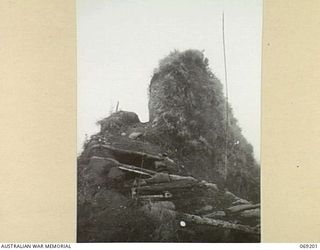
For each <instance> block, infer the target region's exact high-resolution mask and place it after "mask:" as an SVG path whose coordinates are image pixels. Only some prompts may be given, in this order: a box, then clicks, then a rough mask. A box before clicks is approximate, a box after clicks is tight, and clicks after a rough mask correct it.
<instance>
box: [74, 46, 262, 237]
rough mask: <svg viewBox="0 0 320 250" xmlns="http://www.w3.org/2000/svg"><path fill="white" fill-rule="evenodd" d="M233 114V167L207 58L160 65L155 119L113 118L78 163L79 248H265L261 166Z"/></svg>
mask: <svg viewBox="0 0 320 250" xmlns="http://www.w3.org/2000/svg"><path fill="white" fill-rule="evenodd" d="M228 112H229V115H228V116H229V136H228V162H227V168H225V166H226V165H225V152H226V151H225V138H226V137H225V122H226V106H225V100H224V97H223V94H222V86H221V83H220V82H219V80H218V79H217V78H215V76H214V75H213V74H212V73H211V71H210V69H209V67H208V60H207V59H206V58H205V57H204V55H203V54H202V53H201V52H199V51H193V50H189V51H185V52H182V53H180V52H173V53H171V54H170V55H169V56H168V57H166V58H164V59H163V60H161V61H160V64H159V67H158V68H157V69H156V70H155V73H154V76H153V77H152V80H151V83H150V86H149V114H150V121H149V122H148V123H141V122H140V120H139V118H138V116H137V115H136V114H135V113H133V112H126V111H119V112H117V113H113V114H112V115H111V116H109V117H107V118H105V119H103V120H102V121H100V122H99V124H100V125H101V131H100V132H99V133H98V134H96V135H93V136H91V138H90V140H88V141H87V142H86V143H85V145H84V150H83V152H82V154H81V155H80V156H79V158H78V241H79V242H112V241H121V242H133V241H144V242H146V241H147V242H148V241H150V242H151V241H152V242H154V241H164V242H181V241H185V242H257V241H259V239H260V226H259V224H260V206H259V204H257V203H258V202H259V197H260V192H259V187H260V184H259V167H258V165H257V163H256V162H255V160H254V158H253V155H252V147H251V146H250V145H249V144H248V143H247V141H246V140H245V138H244V137H243V136H242V134H241V130H240V128H239V127H238V125H237V122H236V119H235V118H234V117H233V115H232V111H231V109H230V110H228ZM240 197H241V198H240Z"/></svg>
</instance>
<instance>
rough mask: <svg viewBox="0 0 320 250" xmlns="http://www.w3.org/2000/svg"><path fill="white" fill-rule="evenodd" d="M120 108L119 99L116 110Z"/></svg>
mask: <svg viewBox="0 0 320 250" xmlns="http://www.w3.org/2000/svg"><path fill="white" fill-rule="evenodd" d="M118 109H119V101H118V102H117V107H116V112H118Z"/></svg>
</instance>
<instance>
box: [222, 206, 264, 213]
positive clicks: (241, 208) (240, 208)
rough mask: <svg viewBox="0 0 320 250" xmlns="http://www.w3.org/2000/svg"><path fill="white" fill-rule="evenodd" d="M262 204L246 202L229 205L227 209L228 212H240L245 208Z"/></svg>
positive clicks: (249, 208) (248, 208) (252, 207)
mask: <svg viewBox="0 0 320 250" xmlns="http://www.w3.org/2000/svg"><path fill="white" fill-rule="evenodd" d="M259 207H260V204H254V205H252V204H244V205H238V206H233V207H229V208H227V209H226V212H227V213H239V212H242V211H244V210H251V209H254V208H259Z"/></svg>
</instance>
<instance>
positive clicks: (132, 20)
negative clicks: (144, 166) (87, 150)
mask: <svg viewBox="0 0 320 250" xmlns="http://www.w3.org/2000/svg"><path fill="white" fill-rule="evenodd" d="M222 12H224V15H225V37H226V53H227V70H228V85H229V86H228V91H229V101H230V103H231V106H232V108H233V111H234V115H235V117H236V118H237V119H238V121H239V125H240V126H241V128H242V130H243V134H244V136H245V137H246V138H247V140H248V141H249V142H250V143H251V144H252V145H253V147H254V154H255V157H256V159H257V160H258V161H259V160H260V85H261V38H262V35H261V32H262V0H241V1H239V0H225V1H222V0H221V1H220V0H189V1H188V0H131V1H129V0H113V1H112V0H77V25H78V27H77V38H78V42H77V45H78V152H79V151H80V150H81V147H82V143H83V141H84V138H85V134H88V135H89V136H90V135H92V134H93V133H95V132H97V131H98V129H99V128H98V126H97V125H96V124H95V123H96V121H97V120H100V119H102V118H104V117H106V116H108V115H109V111H110V110H111V109H112V108H115V106H116V104H117V101H119V103H120V108H121V109H122V110H127V111H134V112H136V113H137V114H138V116H139V118H140V120H141V121H148V97H147V87H148V84H149V82H150V79H151V77H152V72H153V69H154V68H155V67H157V66H158V61H159V59H161V58H163V57H164V56H166V55H168V54H169V52H170V51H172V50H174V49H178V50H180V51H183V50H186V49H199V50H204V53H205V56H206V57H207V58H208V59H209V64H210V67H211V69H212V71H213V73H214V74H215V75H216V76H217V77H218V78H220V80H221V82H222V83H223V84H224V64H223V49H222V48H223V47H222V25H221V16H222Z"/></svg>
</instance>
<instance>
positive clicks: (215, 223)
mask: <svg viewBox="0 0 320 250" xmlns="http://www.w3.org/2000/svg"><path fill="white" fill-rule="evenodd" d="M161 210H163V211H166V213H170V214H172V215H173V217H175V218H177V219H179V220H181V221H184V222H185V223H186V226H187V227H188V224H196V225H207V226H212V227H215V228H217V229H222V230H225V229H230V230H235V231H238V232H243V233H248V234H256V235H259V234H260V230H259V227H251V226H247V225H242V224H235V223H231V222H229V221H225V220H219V219H212V218H205V217H201V216H198V215H193V214H187V213H181V212H178V211H175V210H171V209H167V208H161Z"/></svg>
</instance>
